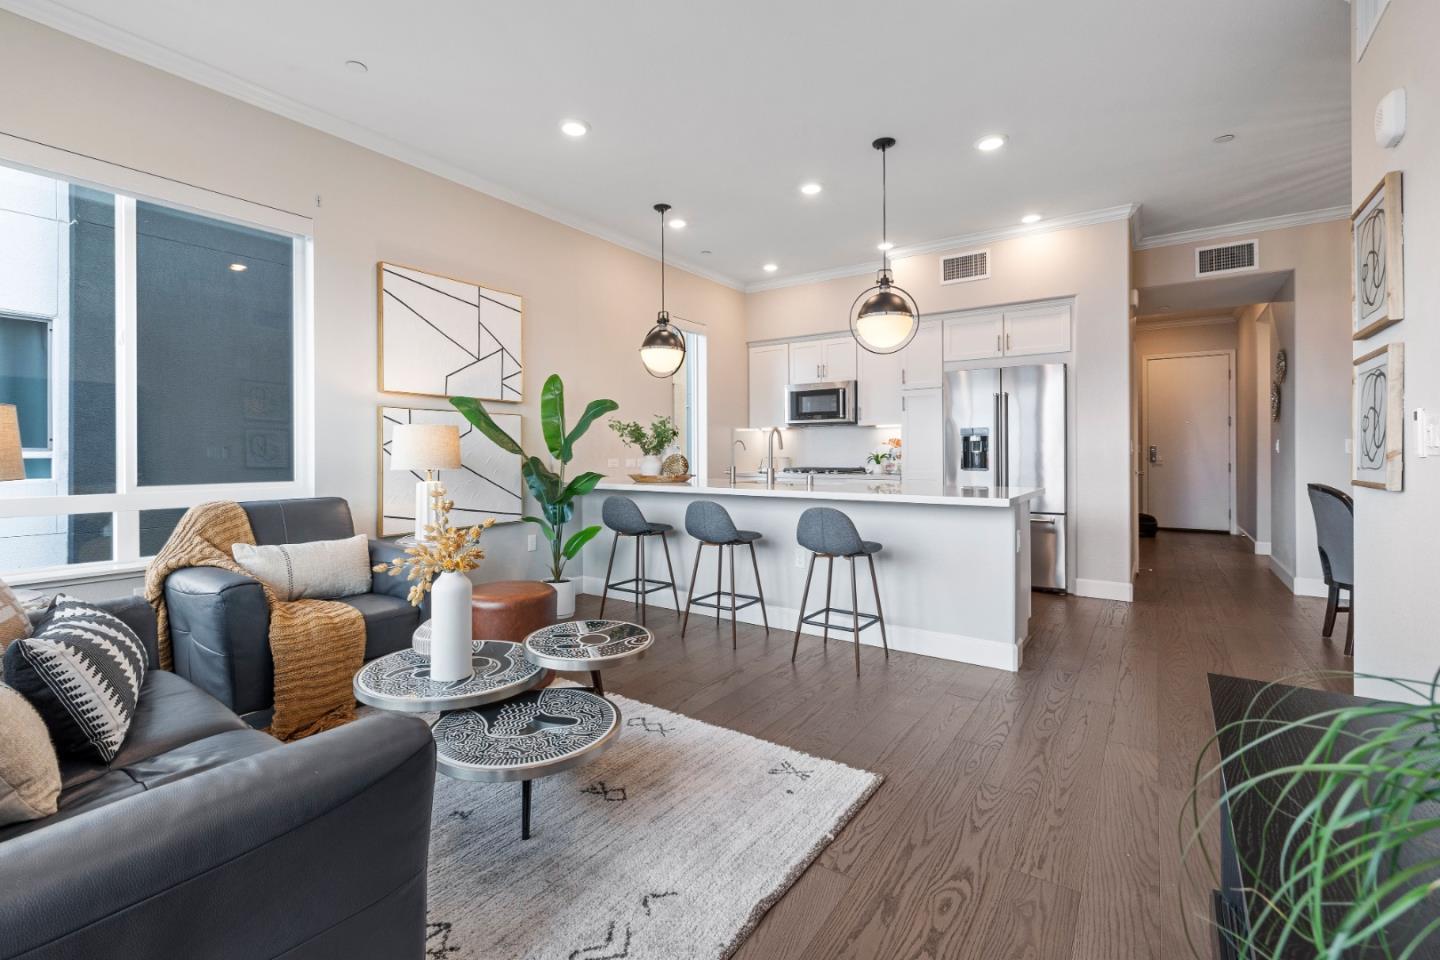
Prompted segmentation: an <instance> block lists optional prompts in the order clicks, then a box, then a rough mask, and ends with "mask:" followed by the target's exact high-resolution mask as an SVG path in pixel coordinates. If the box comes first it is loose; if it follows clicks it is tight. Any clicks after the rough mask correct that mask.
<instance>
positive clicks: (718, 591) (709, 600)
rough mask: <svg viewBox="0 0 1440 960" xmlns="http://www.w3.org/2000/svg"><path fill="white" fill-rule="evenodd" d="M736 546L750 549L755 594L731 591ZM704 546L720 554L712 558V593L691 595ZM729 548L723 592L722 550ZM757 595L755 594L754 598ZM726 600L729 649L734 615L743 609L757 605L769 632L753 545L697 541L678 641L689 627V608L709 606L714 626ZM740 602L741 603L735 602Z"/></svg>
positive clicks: (734, 643) (733, 641)
mask: <svg viewBox="0 0 1440 960" xmlns="http://www.w3.org/2000/svg"><path fill="white" fill-rule="evenodd" d="M737 546H748V547H749V548H750V566H751V567H752V568H753V569H754V570H755V593H754V594H749V593H736V592H735V548H736V547H737ZM706 547H718V548H719V550H720V555H719V556H718V557H716V558H715V592H714V593H702V594H701V595H700V596H698V597H697V596H695V584H696V582H697V581H698V580H699V579H700V555H701V554H702V553H704V552H705V548H706ZM726 547H729V548H730V589H729V590H728V591H727V590H726V589H725V581H724V575H725V548H726ZM757 594H758V595H757ZM725 597H729V598H730V604H729V609H730V648H731V649H732V650H733V649H735V648H736V647H737V646H738V644H739V641H738V640H737V639H736V627H735V620H736V617H735V614H736V613H737V612H738V611H740V610H744V609H745V608H746V607H753V606H754V605H755V604H757V603H758V604H760V619H761V620H763V621H764V623H765V632H766V633H767V634H768V633H769V632H770V615H769V614H768V613H766V612H765V588H764V587H763V586H761V585H760V561H759V560H757V559H755V543H754V541H750V542H749V543H708V542H706V541H704V540H700V541H697V545H696V548H695V567H694V569H693V570H691V571H690V590H689V591H688V593H687V594H686V596H685V618H684V620H682V621H681V623H680V639H681V640H684V639H685V631H686V629H687V628H688V627H689V626H690V608H691V607H692V606H695V607H712V608H714V610H715V623H716V625H717V626H718V625H719V623H720V616H721V612H722V611H723V610H725V607H726V605H725V604H724V603H723V602H722V600H723V598H725ZM742 600H743V601H744V602H743V603H741V602H739V601H742Z"/></svg>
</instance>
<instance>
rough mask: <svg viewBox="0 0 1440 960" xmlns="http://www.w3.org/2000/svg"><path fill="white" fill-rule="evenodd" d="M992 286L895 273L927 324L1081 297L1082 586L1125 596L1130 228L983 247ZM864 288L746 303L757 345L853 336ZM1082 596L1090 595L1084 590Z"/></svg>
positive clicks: (1078, 480) (906, 270)
mask: <svg viewBox="0 0 1440 960" xmlns="http://www.w3.org/2000/svg"><path fill="white" fill-rule="evenodd" d="M983 246H986V247H988V248H989V249H990V252H991V254H990V255H991V261H990V262H991V278H990V279H989V280H981V281H976V282H974V283H956V284H950V285H941V284H940V282H939V279H940V257H941V255H942V254H927V255H923V256H916V257H910V258H907V259H904V260H899V261H897V262H896V263H895V265H894V269H895V281H896V283H898V284H899V285H900V286H902V287H904V288H905V289H906V290H908V291H910V293H911V294H912V295H913V296H914V297H915V299H916V301H917V302H918V303H919V304H920V309H921V311H922V312H923V313H925V314H927V315H930V314H938V313H948V312H951V311H955V310H968V309H972V308H977V307H985V306H993V305H998V304H1009V303H1019V302H1023V301H1028V300H1046V299H1051V298H1059V297H1074V298H1075V340H1074V364H1073V366H1072V368H1071V372H1070V375H1071V381H1072V387H1073V389H1072V391H1071V396H1072V398H1073V399H1074V409H1073V410H1072V414H1073V421H1074V427H1073V430H1074V432H1073V434H1072V436H1071V446H1070V449H1071V452H1072V453H1071V458H1072V462H1073V479H1074V483H1073V489H1072V490H1071V492H1070V496H1071V508H1072V512H1073V514H1074V520H1073V523H1074V527H1073V529H1074V535H1075V540H1076V544H1075V546H1076V555H1075V556H1076V569H1075V576H1076V577H1077V578H1078V579H1079V580H1081V581H1088V582H1089V583H1091V584H1094V585H1095V586H1094V587H1093V588H1089V589H1096V590H1100V591H1116V590H1118V591H1120V592H1122V593H1128V589H1129V584H1130V580H1131V531H1132V529H1133V525H1134V518H1133V514H1134V510H1133V509H1132V502H1131V486H1130V431H1129V423H1130V365H1129V351H1130V343H1129V338H1130V332H1129V292H1130V277H1129V273H1130V237H1129V225H1128V224H1127V223H1126V222H1125V221H1119V220H1117V221H1113V222H1110V223H1102V224H1097V225H1094V226H1088V227H1077V228H1074V229H1066V230H1056V231H1053V232H1042V233H1036V234H1030V235H1026V236H1023V237H1017V238H1013V239H1008V240H1001V241H996V242H993V243H989V244H984V245H983ZM867 282H869V281H868V280H867V278H866V277H863V276H862V277H845V278H841V279H837V280H828V281H824V282H821V283H811V284H804V285H799V286H792V287H782V288H780V289H776V290H768V291H764V292H760V293H753V294H751V295H750V296H748V297H747V298H746V300H747V302H746V335H747V337H748V339H750V340H771V339H776V338H781V337H796V336H806V335H809V334H819V333H830V332H839V331H843V330H846V329H847V327H848V322H849V321H848V313H849V310H850V305H851V303H852V302H853V301H854V299H855V296H856V294H858V293H859V292H860V290H861V289H863V288H864V286H865V285H866V283H867ZM1077 590H1079V591H1081V592H1085V591H1086V590H1087V584H1086V583H1084V582H1082V583H1077Z"/></svg>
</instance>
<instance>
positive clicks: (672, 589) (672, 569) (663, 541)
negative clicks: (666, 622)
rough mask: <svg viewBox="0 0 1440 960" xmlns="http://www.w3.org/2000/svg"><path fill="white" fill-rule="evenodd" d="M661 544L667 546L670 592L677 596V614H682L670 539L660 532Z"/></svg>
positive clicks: (666, 558) (666, 560) (666, 556)
mask: <svg viewBox="0 0 1440 960" xmlns="http://www.w3.org/2000/svg"><path fill="white" fill-rule="evenodd" d="M660 546H662V547H664V548H665V569H666V570H668V571H670V593H671V595H672V596H673V597H674V598H675V616H677V617H678V616H680V590H679V588H677V587H676V586H675V567H674V566H672V565H671V563H670V541H669V540H667V539H666V538H665V534H663V533H662V534H660Z"/></svg>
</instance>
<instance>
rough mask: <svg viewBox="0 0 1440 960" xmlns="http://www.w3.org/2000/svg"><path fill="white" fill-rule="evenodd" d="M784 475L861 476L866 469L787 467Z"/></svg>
mask: <svg viewBox="0 0 1440 960" xmlns="http://www.w3.org/2000/svg"><path fill="white" fill-rule="evenodd" d="M783 472H784V473H819V474H825V475H833V476H841V475H845V476H849V475H859V474H863V473H864V472H865V468H864V467H786V468H785V470H784V471H783Z"/></svg>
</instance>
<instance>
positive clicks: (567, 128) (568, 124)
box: [560, 120, 590, 137]
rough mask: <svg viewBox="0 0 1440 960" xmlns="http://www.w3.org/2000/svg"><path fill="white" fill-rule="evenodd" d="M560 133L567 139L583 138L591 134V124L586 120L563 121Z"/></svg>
mask: <svg viewBox="0 0 1440 960" xmlns="http://www.w3.org/2000/svg"><path fill="white" fill-rule="evenodd" d="M560 132H561V133H563V134H565V136H567V137H583V136H585V134H587V133H589V132H590V124H588V123H586V122H585V121H584V120H561V121H560Z"/></svg>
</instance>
